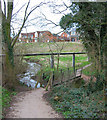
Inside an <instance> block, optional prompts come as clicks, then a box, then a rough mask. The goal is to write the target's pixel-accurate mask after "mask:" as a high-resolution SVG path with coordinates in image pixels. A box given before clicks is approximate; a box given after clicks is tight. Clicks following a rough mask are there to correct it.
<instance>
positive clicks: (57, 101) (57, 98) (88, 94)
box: [44, 80, 105, 118]
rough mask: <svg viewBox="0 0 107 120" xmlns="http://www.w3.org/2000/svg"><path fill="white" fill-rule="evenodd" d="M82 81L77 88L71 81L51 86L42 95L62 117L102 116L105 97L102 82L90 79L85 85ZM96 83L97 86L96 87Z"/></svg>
mask: <svg viewBox="0 0 107 120" xmlns="http://www.w3.org/2000/svg"><path fill="white" fill-rule="evenodd" d="M82 81H83V80H82ZM82 83H83V84H82V86H81V87H79V88H77V87H75V86H74V84H72V83H66V84H62V85H59V86H56V87H53V88H52V90H51V91H50V92H49V93H47V94H46V95H45V96H44V97H46V99H47V100H48V101H49V102H50V104H51V105H52V107H53V108H54V109H55V110H56V111H57V112H59V113H61V114H62V115H63V116H64V118H104V117H105V99H104V90H103V89H102V88H103V85H102V82H100V81H99V82H96V83H94V82H92V81H90V83H89V84H88V85H87V86H86V85H85V82H82ZM75 84H78V83H75ZM97 84H99V88H98V87H96V85H97ZM78 86H80V85H78Z"/></svg>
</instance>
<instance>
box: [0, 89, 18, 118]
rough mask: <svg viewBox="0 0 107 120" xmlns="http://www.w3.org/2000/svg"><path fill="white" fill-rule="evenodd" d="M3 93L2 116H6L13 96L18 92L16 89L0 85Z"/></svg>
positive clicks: (1, 97) (0, 98) (1, 98)
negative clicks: (10, 89) (11, 89)
mask: <svg viewBox="0 0 107 120" xmlns="http://www.w3.org/2000/svg"><path fill="white" fill-rule="evenodd" d="M0 89H1V91H2V94H1V96H0V101H2V103H1V105H2V116H1V117H4V115H5V114H6V110H7V108H8V107H10V102H11V100H12V96H14V95H16V94H17V92H16V91H9V90H8V89H6V88H3V87H0Z"/></svg>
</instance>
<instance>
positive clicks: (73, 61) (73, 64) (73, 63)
mask: <svg viewBox="0 0 107 120" xmlns="http://www.w3.org/2000/svg"><path fill="white" fill-rule="evenodd" d="M72 66H73V70H74V74H75V54H73V58H72Z"/></svg>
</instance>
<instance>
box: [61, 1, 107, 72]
mask: <svg viewBox="0 0 107 120" xmlns="http://www.w3.org/2000/svg"><path fill="white" fill-rule="evenodd" d="M70 9H71V11H72V13H71V14H67V15H65V16H63V17H62V19H61V21H60V26H61V27H62V28H63V29H71V27H73V26H74V24H75V25H76V27H77V30H78V31H79V33H80V36H81V38H82V41H83V44H84V45H85V48H86V50H87V52H88V55H89V56H90V58H92V60H93V63H95V67H96V69H97V71H98V72H99V73H100V72H101V71H102V70H103V69H104V61H105V60H104V58H106V52H105V51H104V49H106V47H105V45H106V44H107V43H106V40H107V3H106V2H105V3H104V2H102V3H99V2H98V3H97V2H94V3H93V2H84V3H83V2H78V3H75V2H74V3H72V4H71V6H70ZM105 67H106V64H105Z"/></svg>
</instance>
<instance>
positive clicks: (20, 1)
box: [12, 0, 71, 33]
mask: <svg viewBox="0 0 107 120" xmlns="http://www.w3.org/2000/svg"><path fill="white" fill-rule="evenodd" d="M27 1H28V0H14V11H13V14H14V13H16V11H17V10H19V8H21V7H22V6H23V5H24V4H26V5H27ZM44 1H45V2H49V1H50V2H53V3H54V4H57V5H61V4H63V2H64V3H66V5H68V6H69V5H70V3H71V2H70V0H31V3H30V6H29V9H28V11H30V10H31V8H32V7H33V6H36V5H38V4H39V3H40V2H44ZM26 5H25V6H24V7H23V8H22V9H21V11H20V12H19V13H18V14H17V16H15V17H14V19H13V22H15V23H13V24H12V25H13V26H14V28H15V31H18V29H17V28H18V27H20V24H22V20H21V19H23V17H24V12H25V7H26ZM49 5H53V4H52V3H49V4H45V5H43V6H41V7H38V8H37V9H36V10H35V11H34V12H32V14H31V15H30V16H29V19H28V20H29V21H30V22H28V21H27V23H26V25H25V26H28V25H30V26H29V27H25V28H23V30H22V32H35V31H42V30H49V31H50V32H52V33H58V32H60V31H62V30H61V29H60V26H58V27H55V25H54V24H51V25H46V23H47V21H46V20H45V19H43V18H44V15H45V16H46V18H47V19H48V20H51V21H53V22H54V23H56V24H59V21H60V19H61V17H62V16H63V15H64V14H67V13H69V12H71V11H70V10H66V11H64V12H63V13H61V14H55V13H53V10H54V9H55V7H49ZM56 9H57V10H60V11H62V10H65V9H66V7H65V6H62V7H57V8H56ZM55 12H57V11H56V10H55ZM43 14H44V15H43ZM40 16H42V19H41V18H38V19H35V20H33V21H31V19H34V18H37V17H40ZM16 22H17V23H16ZM32 24H33V25H32ZM31 25H32V26H31ZM41 26H42V27H41ZM53 27H54V28H53Z"/></svg>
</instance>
